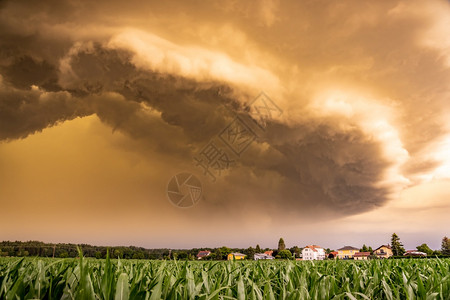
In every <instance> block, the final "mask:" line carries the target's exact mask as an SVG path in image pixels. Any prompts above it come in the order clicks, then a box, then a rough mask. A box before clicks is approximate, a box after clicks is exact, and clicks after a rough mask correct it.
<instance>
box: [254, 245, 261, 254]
mask: <svg viewBox="0 0 450 300" xmlns="http://www.w3.org/2000/svg"><path fill="white" fill-rule="evenodd" d="M255 252H256V253H261V252H262V250H261V247H260V246H259V245H256V248H255Z"/></svg>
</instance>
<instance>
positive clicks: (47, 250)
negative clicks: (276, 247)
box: [0, 241, 269, 260]
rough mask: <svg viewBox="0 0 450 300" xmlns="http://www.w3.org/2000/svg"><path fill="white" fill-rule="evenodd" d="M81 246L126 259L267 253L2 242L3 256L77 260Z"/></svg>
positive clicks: (89, 252) (85, 252)
mask: <svg viewBox="0 0 450 300" xmlns="http://www.w3.org/2000/svg"><path fill="white" fill-rule="evenodd" d="M77 247H79V248H80V249H81V250H82V251H83V255H84V256H86V257H95V258H99V259H100V258H105V257H106V251H107V249H109V253H110V255H111V257H114V258H118V257H119V258H125V259H174V258H176V259H181V260H185V259H186V260H194V259H196V255H197V254H198V252H199V251H200V250H209V251H211V255H209V256H207V257H205V258H204V259H207V260H210V259H215V260H220V259H227V255H228V254H229V253H231V252H240V253H243V254H246V255H247V256H248V257H251V258H252V257H253V254H254V253H256V251H258V252H260V251H266V250H269V249H268V248H267V249H259V246H256V248H253V247H249V248H247V249H239V248H228V247H221V248H193V249H185V250H183V249H146V248H142V247H134V246H128V247H126V246H111V247H109V246H108V247H106V246H92V245H88V244H61V243H59V244H50V243H44V242H39V241H28V242H20V241H15V242H11V241H3V242H0V256H40V257H59V258H66V257H77V256H78V250H77Z"/></svg>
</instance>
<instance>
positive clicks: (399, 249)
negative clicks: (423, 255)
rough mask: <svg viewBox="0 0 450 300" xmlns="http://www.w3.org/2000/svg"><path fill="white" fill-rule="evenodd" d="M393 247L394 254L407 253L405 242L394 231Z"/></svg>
mask: <svg viewBox="0 0 450 300" xmlns="http://www.w3.org/2000/svg"><path fill="white" fill-rule="evenodd" d="M391 249H392V253H393V254H394V256H401V255H403V253H405V248H403V244H402V243H401V242H400V238H399V237H398V235H397V234H396V233H395V232H394V233H393V234H392V238H391Z"/></svg>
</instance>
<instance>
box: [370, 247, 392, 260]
mask: <svg viewBox="0 0 450 300" xmlns="http://www.w3.org/2000/svg"><path fill="white" fill-rule="evenodd" d="M373 254H375V255H376V256H377V257H378V258H389V257H391V256H392V255H394V253H392V249H391V246H389V245H381V246H380V247H378V248H377V249H375V251H373Z"/></svg>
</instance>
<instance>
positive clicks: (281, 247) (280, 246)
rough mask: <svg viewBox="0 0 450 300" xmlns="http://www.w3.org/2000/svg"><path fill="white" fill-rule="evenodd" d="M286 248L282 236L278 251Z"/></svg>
mask: <svg viewBox="0 0 450 300" xmlns="http://www.w3.org/2000/svg"><path fill="white" fill-rule="evenodd" d="M284 249H286V244H285V243H284V240H283V238H280V240H279V241H278V252H280V251H281V250H284Z"/></svg>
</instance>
